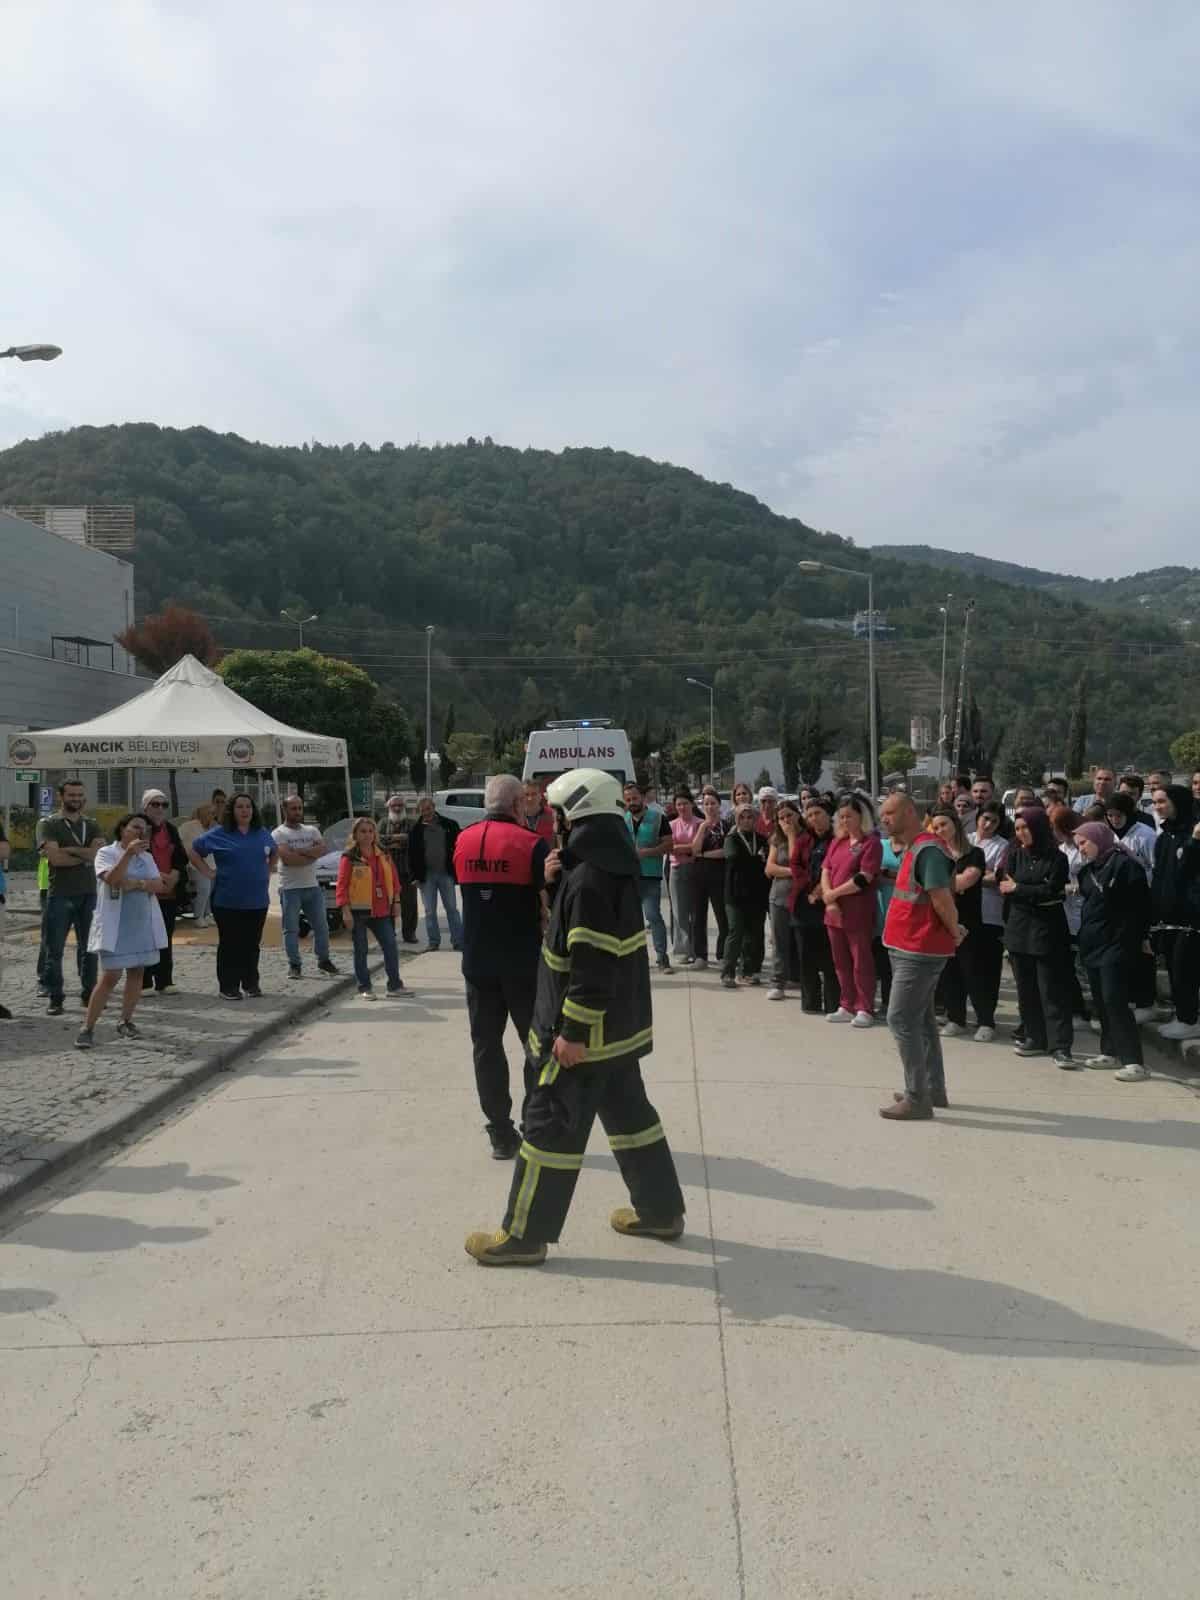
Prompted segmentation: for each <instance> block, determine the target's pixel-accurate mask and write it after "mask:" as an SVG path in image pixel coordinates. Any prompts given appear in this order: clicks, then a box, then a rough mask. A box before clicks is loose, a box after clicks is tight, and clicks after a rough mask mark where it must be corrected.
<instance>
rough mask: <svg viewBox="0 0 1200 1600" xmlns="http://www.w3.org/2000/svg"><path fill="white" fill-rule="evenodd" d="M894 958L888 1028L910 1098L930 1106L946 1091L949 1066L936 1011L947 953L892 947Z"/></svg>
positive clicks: (891, 955)
mask: <svg viewBox="0 0 1200 1600" xmlns="http://www.w3.org/2000/svg"><path fill="white" fill-rule="evenodd" d="M888 955H889V956H890V957H891V960H892V997H891V999H890V1000H889V1001H888V1014H887V1019H888V1027H889V1028H890V1029H891V1030H892V1036H893V1037H894V1039H895V1041H896V1048H897V1050H899V1052H900V1060H901V1062H902V1063H903V1066H904V1089H905V1092H906V1094H907V1095H908V1098H909V1099H910V1100H912V1101H914V1102H915V1103H917V1104H919V1105H928V1104H929V1100H930V1098H931V1096H932V1095H935V1094H937V1095H942V1096H944V1095H945V1093H946V1068H945V1064H944V1063H943V1061H942V1041H941V1037H940V1035H939V1034H938V1028H937V1015H936V1013H935V1011H934V1001H933V997H934V992H935V990H936V989H937V984H938V979H939V978H940V977H941V975H942V968H943V967H944V966H945V965H946V958H945V957H944V956H917V955H912V954H910V953H909V952H908V951H907V950H889V951H888Z"/></svg>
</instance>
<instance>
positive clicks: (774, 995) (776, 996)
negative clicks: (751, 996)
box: [767, 989, 786, 1000]
mask: <svg viewBox="0 0 1200 1600" xmlns="http://www.w3.org/2000/svg"><path fill="white" fill-rule="evenodd" d="M785 998H786V996H785V994H784V992H783V990H782V989H768V990H767V999H768V1000H783V999H785Z"/></svg>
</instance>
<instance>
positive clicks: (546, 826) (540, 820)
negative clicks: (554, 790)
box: [525, 778, 554, 850]
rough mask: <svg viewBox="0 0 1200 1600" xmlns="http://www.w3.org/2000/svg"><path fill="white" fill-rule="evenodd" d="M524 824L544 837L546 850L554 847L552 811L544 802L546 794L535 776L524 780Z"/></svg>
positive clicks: (540, 836) (541, 837)
mask: <svg viewBox="0 0 1200 1600" xmlns="http://www.w3.org/2000/svg"><path fill="white" fill-rule="evenodd" d="M525 826H526V827H527V828H528V829H530V831H531V832H533V833H536V834H537V836H538V838H539V839H545V841H546V848H547V850H553V849H554V812H553V811H551V809H550V807H549V806H548V805H547V804H546V796H545V793H544V791H543V789H542V786H541V784H540V783H539V782H538V780H537V779H536V778H527V779H526V780H525Z"/></svg>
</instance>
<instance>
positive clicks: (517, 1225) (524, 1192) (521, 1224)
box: [508, 1146, 542, 1239]
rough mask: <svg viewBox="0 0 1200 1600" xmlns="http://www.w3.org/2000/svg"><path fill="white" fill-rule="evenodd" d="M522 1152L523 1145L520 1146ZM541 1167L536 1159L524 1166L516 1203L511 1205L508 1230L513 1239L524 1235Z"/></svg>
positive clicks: (521, 1237)
mask: <svg viewBox="0 0 1200 1600" xmlns="http://www.w3.org/2000/svg"><path fill="white" fill-rule="evenodd" d="M522 1153H524V1146H522ZM541 1175H542V1169H541V1167H540V1166H539V1165H538V1164H537V1162H536V1161H531V1162H529V1164H528V1165H527V1166H526V1168H525V1176H524V1178H523V1179H522V1180H521V1187H520V1188H519V1189H518V1190H517V1199H516V1204H515V1205H514V1206H513V1216H512V1227H511V1228H510V1229H509V1230H508V1231H509V1233H510V1234H511V1235H512V1237H513V1238H514V1239H523V1238H524V1237H525V1224H526V1223H527V1222H528V1221H529V1208H530V1206H531V1205H532V1204H533V1196H534V1193H535V1191H536V1190H537V1186H538V1179H539V1178H540V1177H541Z"/></svg>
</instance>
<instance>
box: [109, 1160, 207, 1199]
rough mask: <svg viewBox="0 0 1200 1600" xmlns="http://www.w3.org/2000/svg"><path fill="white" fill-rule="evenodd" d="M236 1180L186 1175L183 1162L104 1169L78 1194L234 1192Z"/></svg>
mask: <svg viewBox="0 0 1200 1600" xmlns="http://www.w3.org/2000/svg"><path fill="white" fill-rule="evenodd" d="M237 1186H238V1180H237V1179H236V1178H219V1177H217V1176H216V1175H215V1174H213V1173H208V1172H189V1171H188V1163H187V1162H186V1161H168V1162H164V1163H163V1165H162V1166H159V1167H128V1166H126V1167H105V1168H104V1169H103V1170H102V1171H100V1172H97V1173H96V1174H94V1176H93V1177H92V1178H91V1179H90V1180H89V1181H87V1182H86V1183H83V1184H81V1185H80V1187H79V1193H80V1194H88V1193H92V1192H95V1191H97V1190H101V1191H103V1192H104V1193H107V1194H165V1193H166V1191H167V1190H168V1189H200V1190H209V1189H236V1188H237Z"/></svg>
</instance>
